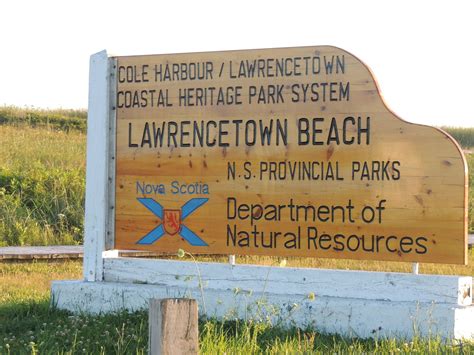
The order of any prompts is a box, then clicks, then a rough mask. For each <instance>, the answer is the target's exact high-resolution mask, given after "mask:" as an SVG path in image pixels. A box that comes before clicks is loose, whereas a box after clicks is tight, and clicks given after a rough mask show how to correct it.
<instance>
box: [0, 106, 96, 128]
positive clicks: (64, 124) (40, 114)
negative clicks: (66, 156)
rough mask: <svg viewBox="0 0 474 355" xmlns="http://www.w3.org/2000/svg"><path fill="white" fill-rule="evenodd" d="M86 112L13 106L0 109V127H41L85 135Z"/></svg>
mask: <svg viewBox="0 0 474 355" xmlns="http://www.w3.org/2000/svg"><path fill="white" fill-rule="evenodd" d="M86 121H87V111H86V110H62V109H57V110H42V109H33V108H20V107H15V106H3V107H0V125H5V124H8V125H13V126H17V127H18V126H20V127H24V126H28V127H36V128H39V127H43V128H49V129H54V130H62V131H66V132H69V131H70V130H77V131H80V132H83V133H85V131H86Z"/></svg>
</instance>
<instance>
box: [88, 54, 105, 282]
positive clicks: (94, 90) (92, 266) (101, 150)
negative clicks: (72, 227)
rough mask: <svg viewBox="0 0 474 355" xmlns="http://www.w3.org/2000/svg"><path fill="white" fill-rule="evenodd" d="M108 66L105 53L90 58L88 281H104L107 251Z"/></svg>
mask: <svg viewBox="0 0 474 355" xmlns="http://www.w3.org/2000/svg"><path fill="white" fill-rule="evenodd" d="M109 63H110V61H109V58H108V57H107V52H106V51H105V50H104V51H102V52H99V53H96V54H93V55H92V56H91V58H90V69H89V107H88V115H87V165H86V213H85V226H84V231H85V235H84V265H83V273H84V279H85V280H86V281H102V279H103V259H102V252H103V251H104V250H105V249H106V244H105V240H106V236H107V229H108V212H109V211H108V210H109V190H108V185H109V184H108V176H109V171H108V170H109V156H110V155H109V154H110V152H109V150H110V146H109V115H110V64H109Z"/></svg>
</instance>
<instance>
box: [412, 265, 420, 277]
mask: <svg viewBox="0 0 474 355" xmlns="http://www.w3.org/2000/svg"><path fill="white" fill-rule="evenodd" d="M419 268H420V264H419V263H413V264H412V272H413V274H414V275H418V271H419Z"/></svg>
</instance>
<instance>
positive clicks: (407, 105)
mask: <svg viewBox="0 0 474 355" xmlns="http://www.w3.org/2000/svg"><path fill="white" fill-rule="evenodd" d="M470 3H471V4H470ZM0 13H1V14H2V19H1V21H0V39H1V47H0V48H1V52H0V54H1V55H0V105H16V106H20V107H25V106H27V107H36V108H87V96H88V70H89V68H88V67H89V57H90V55H91V54H93V53H96V52H99V51H101V50H103V49H106V50H107V52H108V53H109V55H140V54H161V53H186V52H202V51H219V50H233V49H253V48H274V47H297V46H312V45H334V46H338V47H341V48H343V49H345V50H347V51H349V52H351V53H353V54H354V55H356V56H357V57H358V58H360V59H361V60H362V61H364V62H365V63H366V64H367V65H368V66H369V67H370V68H371V70H372V72H373V73H374V75H375V78H376V80H377V81H378V84H379V87H380V89H381V92H382V95H383V97H384V99H385V101H386V103H387V105H388V106H389V107H390V108H391V109H392V110H393V111H394V112H395V113H396V114H397V115H399V116H400V117H401V118H403V119H405V120H407V121H410V122H414V123H423V124H431V125H438V126H440V125H449V126H465V127H474V64H473V59H474V40H473V35H474V20H473V17H472V15H473V14H474V3H472V2H470V1H456V0H450V1H414V0H412V1H403V0H399V1H344V0H338V1H328V0H324V1H319V0H314V1H299V0H285V1H280V0H273V1H258V0H252V1H247V0H239V1H232V2H231V1H222V0H221V1H207V0H195V1H183V0H172V1H170V0H168V1H157V0H155V1H145V0H134V1H120V0H115V1H108V0H106V1H100V0H94V1H88V0H69V1H53V0H41V1H35V0H31V1H25V0H15V1H2V2H1V4H0Z"/></svg>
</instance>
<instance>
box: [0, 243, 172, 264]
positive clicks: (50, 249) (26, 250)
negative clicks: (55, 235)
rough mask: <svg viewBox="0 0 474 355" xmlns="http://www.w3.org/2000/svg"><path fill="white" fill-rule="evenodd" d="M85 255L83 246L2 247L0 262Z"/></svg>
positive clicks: (126, 253) (132, 253)
mask: <svg viewBox="0 0 474 355" xmlns="http://www.w3.org/2000/svg"><path fill="white" fill-rule="evenodd" d="M83 255H84V247H83V246H82V245H51V246H29V247H28V246H22V247H0V260H9V261H15V260H32V259H81V258H82V257H83ZM118 256H120V257H129V258H132V257H133V258H146V257H157V256H163V253H160V252H154V251H146V250H145V251H142V250H119V251H118Z"/></svg>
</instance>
